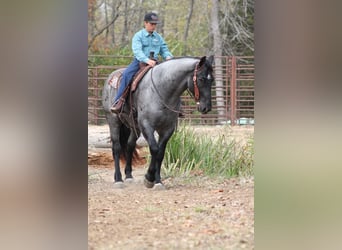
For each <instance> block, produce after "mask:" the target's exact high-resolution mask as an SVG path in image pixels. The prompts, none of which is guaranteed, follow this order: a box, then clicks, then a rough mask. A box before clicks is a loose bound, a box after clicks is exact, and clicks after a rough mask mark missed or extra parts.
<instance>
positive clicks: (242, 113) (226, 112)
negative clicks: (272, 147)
mask: <svg viewBox="0 0 342 250" xmlns="http://www.w3.org/2000/svg"><path fill="white" fill-rule="evenodd" d="M215 59H216V60H217V59H221V65H219V64H217V65H215V67H214V75H215V82H214V84H213V86H212V111H211V112H209V113H208V114H201V113H199V112H198V111H197V108H196V103H195V101H194V100H193V98H192V97H191V96H189V94H188V93H187V92H184V93H183V95H182V97H181V100H182V109H183V111H184V113H185V116H184V118H180V121H181V122H185V123H189V124H192V125H194V124H206V125H217V124H231V125H242V124H254V57H251V56H248V57H247V56H225V57H216V58H215ZM108 61H109V62H110V64H111V65H113V66H104V65H103V64H104V63H105V64H106V65H108ZM130 61H131V57H123V56H122V57H118V56H98V55H96V56H95V55H89V57H88V62H89V66H88V122H89V123H91V124H103V123H104V122H105V116H104V111H103V108H102V103H101V94H102V87H103V84H104V82H105V80H106V79H107V77H108V76H109V74H110V73H111V72H112V71H113V70H116V69H118V68H122V67H126V66H127V65H128V64H129V63H130ZM101 64H102V65H101ZM218 65H219V66H218Z"/></svg>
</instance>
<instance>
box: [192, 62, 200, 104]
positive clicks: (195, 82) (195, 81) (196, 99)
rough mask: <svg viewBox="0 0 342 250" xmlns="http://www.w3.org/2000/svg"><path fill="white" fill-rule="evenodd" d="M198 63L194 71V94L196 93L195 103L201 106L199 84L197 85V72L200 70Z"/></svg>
mask: <svg viewBox="0 0 342 250" xmlns="http://www.w3.org/2000/svg"><path fill="white" fill-rule="evenodd" d="M198 64H199V62H198V63H196V66H195V71H194V77H193V78H192V80H193V82H194V92H195V96H194V98H195V101H196V103H197V105H198V104H199V89H198V84H197V71H198V70H199V69H200V68H199V67H198Z"/></svg>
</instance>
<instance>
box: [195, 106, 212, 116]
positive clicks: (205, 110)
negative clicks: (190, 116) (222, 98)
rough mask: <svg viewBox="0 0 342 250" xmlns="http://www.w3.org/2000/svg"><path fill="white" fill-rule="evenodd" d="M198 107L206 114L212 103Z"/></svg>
mask: <svg viewBox="0 0 342 250" xmlns="http://www.w3.org/2000/svg"><path fill="white" fill-rule="evenodd" d="M197 109H198V111H199V112H201V113H202V114H206V113H208V112H209V111H210V110H211V105H208V106H202V105H198V106H197Z"/></svg>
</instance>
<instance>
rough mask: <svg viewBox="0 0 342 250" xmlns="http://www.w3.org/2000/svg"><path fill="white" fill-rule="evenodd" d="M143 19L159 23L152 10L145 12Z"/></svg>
mask: <svg viewBox="0 0 342 250" xmlns="http://www.w3.org/2000/svg"><path fill="white" fill-rule="evenodd" d="M144 21H145V22H149V23H159V19H158V15H157V14H156V13H153V12H150V13H147V14H146V15H145V19H144Z"/></svg>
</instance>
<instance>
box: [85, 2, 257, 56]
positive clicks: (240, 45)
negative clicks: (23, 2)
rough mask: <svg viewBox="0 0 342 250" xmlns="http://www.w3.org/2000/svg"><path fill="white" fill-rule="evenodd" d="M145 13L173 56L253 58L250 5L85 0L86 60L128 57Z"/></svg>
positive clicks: (252, 10)
mask: <svg viewBox="0 0 342 250" xmlns="http://www.w3.org/2000/svg"><path fill="white" fill-rule="evenodd" d="M213 6H214V8H213ZM150 11H154V12H156V13H158V14H159V17H160V19H161V21H162V23H161V24H158V26H157V32H159V33H160V34H162V36H163V37H164V38H165V40H166V42H167V44H168V46H169V49H170V50H171V52H172V53H173V54H174V55H175V56H185V55H190V56H197V55H207V54H214V55H216V56H220V55H223V56H225V55H253V53H254V36H253V32H254V30H253V22H254V0H225V1H222V0H221V1H218V0H202V1H194V0H187V1H184V0H182V1H181V0H172V1H167V0H152V1H145V0H129V1H128V0H88V49H89V51H88V52H89V54H102V55H103V54H105V55H106V54H107V55H121V56H123V55H124V56H131V55H132V52H131V38H132V36H133V35H134V33H135V32H137V31H138V30H139V29H141V28H142V27H143V18H144V15H145V13H146V12H150ZM215 18H216V19H215ZM216 23H217V25H218V27H219V29H218V30H216V29H215V28H213V27H215V24H216ZM214 36H216V38H218V39H219V40H217V39H214ZM215 43H216V44H215Z"/></svg>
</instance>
